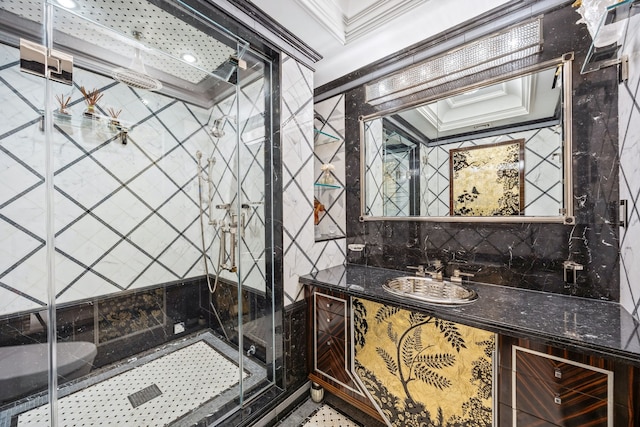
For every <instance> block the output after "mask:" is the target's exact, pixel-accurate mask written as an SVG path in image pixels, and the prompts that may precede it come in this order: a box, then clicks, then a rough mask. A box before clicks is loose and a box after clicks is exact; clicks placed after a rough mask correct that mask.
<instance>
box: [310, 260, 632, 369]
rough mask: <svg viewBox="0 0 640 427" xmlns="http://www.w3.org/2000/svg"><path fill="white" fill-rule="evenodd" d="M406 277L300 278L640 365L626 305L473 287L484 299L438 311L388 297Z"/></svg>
mask: <svg viewBox="0 0 640 427" xmlns="http://www.w3.org/2000/svg"><path fill="white" fill-rule="evenodd" d="M406 275H409V274H408V273H406V272H402V271H396V270H388V269H383V268H376V267H366V266H361V265H355V264H348V265H346V266H338V267H332V268H328V269H326V270H322V271H319V272H317V273H313V274H309V275H306V276H303V277H301V278H300V282H301V283H304V284H310V285H316V286H319V287H321V288H325V289H330V290H336V291H341V292H344V293H347V294H348V295H350V296H354V297H361V298H365V299H369V300H372V301H377V302H382V303H387V304H392V305H398V306H402V307H403V308H406V309H412V310H418V311H421V312H425V313H429V314H433V315H435V316H438V317H440V318H443V319H446V320H451V321H455V322H459V323H462V324H466V325H469V326H474V327H477V328H481V329H486V330H489V331H493V332H497V333H501V334H505V335H509V336H513V337H518V338H530V339H532V340H538V341H542V342H544V343H547V344H550V345H555V346H562V347H568V348H573V349H577V350H580V351H585V350H586V351H588V352H591V353H597V354H599V355H604V356H609V357H611V356H614V357H615V358H616V359H622V360H625V361H630V362H632V363H634V364H638V363H640V323H639V322H638V321H637V320H635V319H634V318H633V317H632V316H631V315H630V314H629V313H628V312H627V311H626V310H625V309H624V308H623V307H622V306H621V305H620V304H617V303H613V302H609V301H600V300H594V299H586V298H577V297H570V296H565V295H559V294H551V293H545V292H538V291H529V290H523V289H517V288H511V287H506V286H498V285H488V284H481V283H474V282H469V283H465V286H468V287H469V288H472V289H474V290H475V291H476V292H477V293H478V295H479V297H478V299H477V300H476V301H475V302H473V303H471V304H465V305H460V306H438V305H432V304H427V303H423V302H420V301H417V300H413V299H409V298H402V297H398V296H395V295H392V294H389V293H387V292H385V291H384V290H383V289H382V284H383V283H385V281H387V280H388V279H391V278H394V277H398V276H406Z"/></svg>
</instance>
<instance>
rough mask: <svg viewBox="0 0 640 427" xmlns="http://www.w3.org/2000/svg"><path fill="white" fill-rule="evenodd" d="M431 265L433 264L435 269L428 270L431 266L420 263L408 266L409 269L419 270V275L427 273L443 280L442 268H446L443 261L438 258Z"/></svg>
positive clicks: (417, 273)
mask: <svg viewBox="0 0 640 427" xmlns="http://www.w3.org/2000/svg"><path fill="white" fill-rule="evenodd" d="M431 265H432V266H433V270H428V268H429V267H425V266H424V265H418V266H417V267H414V266H412V265H408V266H407V268H408V269H409V270H417V271H416V276H418V277H426V276H427V275H429V276H431V278H432V279H433V280H437V281H439V282H441V281H442V280H443V277H442V270H443V269H444V265H443V264H442V261H440V260H439V259H436V260H434V261H433V263H432V264H431Z"/></svg>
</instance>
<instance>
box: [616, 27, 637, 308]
mask: <svg viewBox="0 0 640 427" xmlns="http://www.w3.org/2000/svg"><path fill="white" fill-rule="evenodd" d="M624 50H625V53H626V54H628V55H629V80H628V81H626V82H624V83H622V84H621V85H620V87H619V91H618V96H619V98H618V115H619V116H618V125H619V138H620V140H619V147H620V199H622V200H626V201H627V203H628V226H627V227H626V228H620V303H621V304H622V305H623V307H624V308H625V309H626V310H627V311H629V313H631V314H632V315H633V316H634V317H636V318H637V319H640V313H639V312H638V311H639V309H640V268H638V260H639V259H640V200H639V198H640V15H636V16H634V17H632V18H631V19H630V20H629V26H628V29H627V34H626V36H625V40H624Z"/></svg>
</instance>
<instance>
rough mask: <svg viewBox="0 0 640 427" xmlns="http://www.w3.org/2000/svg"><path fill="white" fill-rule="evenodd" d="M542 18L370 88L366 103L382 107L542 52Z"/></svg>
mask: <svg viewBox="0 0 640 427" xmlns="http://www.w3.org/2000/svg"><path fill="white" fill-rule="evenodd" d="M541 48H542V19H541V18H534V19H531V20H529V21H526V22H524V23H522V24H518V25H515V26H513V27H509V28H506V29H504V30H502V31H500V32H497V33H494V34H491V35H489V36H487V37H484V38H481V39H479V40H476V41H473V42H470V43H467V44H465V45H462V46H461V47H458V48H457V49H453V50H451V51H449V52H447V53H445V54H444V55H440V56H437V57H435V58H430V59H427V60H426V61H423V62H420V63H418V64H416V65H414V66H412V67H409V68H406V69H404V70H402V71H400V72H397V73H395V74H392V75H390V76H388V77H384V78H382V79H380V80H378V81H376V82H373V83H371V84H368V85H367V86H366V100H367V102H368V103H369V104H371V105H379V104H382V103H384V102H388V101H392V100H394V99H398V98H400V97H404V96H408V95H411V94H414V93H416V92H420V91H423V90H426V89H429V88H432V87H436V86H439V85H442V84H445V83H449V82H452V81H455V80H458V79H461V78H463V77H468V76H471V75H474V74H477V73H479V72H481V71H485V70H488V69H490V68H494V67H498V66H501V65H505V64H509V63H512V62H513V61H517V60H519V59H522V58H526V57H528V56H531V55H534V54H536V53H538V52H540V50H541Z"/></svg>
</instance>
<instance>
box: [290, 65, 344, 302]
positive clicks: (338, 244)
mask: <svg viewBox="0 0 640 427" xmlns="http://www.w3.org/2000/svg"><path fill="white" fill-rule="evenodd" d="M281 73H282V77H281V79H282V81H281V89H282V106H281V107H282V108H281V129H280V131H281V141H282V177H283V189H282V190H283V194H282V207H283V216H282V221H283V231H284V233H283V234H284V235H283V251H284V262H283V264H284V303H285V305H289V304H291V303H294V302H296V301H298V300H299V299H301V298H302V295H301V290H302V288H301V287H300V284H299V283H298V278H299V277H300V276H302V275H305V274H308V273H311V272H313V271H317V270H321V269H324V268H327V267H330V266H334V265H339V264H342V263H344V260H345V247H344V245H345V243H344V241H345V239H339V240H331V241H326V242H319V243H316V242H315V237H314V223H313V197H314V182H315V178H316V177H315V175H314V130H313V128H314V123H313V122H314V120H313V114H314V112H313V108H314V107H313V71H311V70H310V69H308V68H306V67H304V66H303V65H301V64H300V63H298V62H296V61H295V60H294V59H292V58H290V57H288V56H283V58H282V69H281ZM336 169H337V168H336Z"/></svg>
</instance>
